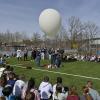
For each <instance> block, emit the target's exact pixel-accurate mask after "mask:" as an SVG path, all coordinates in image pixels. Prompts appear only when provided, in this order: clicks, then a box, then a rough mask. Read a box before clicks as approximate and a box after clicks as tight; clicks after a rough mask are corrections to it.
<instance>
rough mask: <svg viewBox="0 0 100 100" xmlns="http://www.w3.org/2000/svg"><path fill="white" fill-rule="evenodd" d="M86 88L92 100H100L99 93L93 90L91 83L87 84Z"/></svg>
mask: <svg viewBox="0 0 100 100" xmlns="http://www.w3.org/2000/svg"><path fill="white" fill-rule="evenodd" d="M87 87H88V88H89V94H90V95H91V97H92V99H93V100H100V95H99V93H98V92H97V91H96V90H95V89H93V83H92V81H88V82H87Z"/></svg>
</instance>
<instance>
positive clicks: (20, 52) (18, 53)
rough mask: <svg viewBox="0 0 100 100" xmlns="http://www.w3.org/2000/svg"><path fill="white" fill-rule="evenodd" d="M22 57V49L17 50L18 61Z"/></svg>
mask: <svg viewBox="0 0 100 100" xmlns="http://www.w3.org/2000/svg"><path fill="white" fill-rule="evenodd" d="M21 57H22V51H21V50H20V49H18V50H17V59H18V61H19V60H21Z"/></svg>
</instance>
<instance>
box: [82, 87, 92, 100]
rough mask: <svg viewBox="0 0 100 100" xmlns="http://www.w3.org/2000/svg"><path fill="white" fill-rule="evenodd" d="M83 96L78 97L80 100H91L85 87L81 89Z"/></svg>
mask: <svg viewBox="0 0 100 100" xmlns="http://www.w3.org/2000/svg"><path fill="white" fill-rule="evenodd" d="M82 91H83V95H82V96H80V100H93V99H92V97H91V95H90V94H89V89H88V87H87V86H83V87H82Z"/></svg>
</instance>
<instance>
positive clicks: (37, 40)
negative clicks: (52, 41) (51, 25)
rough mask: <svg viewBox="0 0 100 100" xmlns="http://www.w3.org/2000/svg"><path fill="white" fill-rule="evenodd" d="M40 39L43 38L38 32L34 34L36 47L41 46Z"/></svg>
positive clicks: (33, 38)
mask: <svg viewBox="0 0 100 100" xmlns="http://www.w3.org/2000/svg"><path fill="white" fill-rule="evenodd" d="M40 38H41V36H40V34H39V33H37V32H34V33H33V36H32V41H33V44H34V45H35V46H39V44H40V41H41V39H40Z"/></svg>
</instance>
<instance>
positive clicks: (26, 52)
mask: <svg viewBox="0 0 100 100" xmlns="http://www.w3.org/2000/svg"><path fill="white" fill-rule="evenodd" d="M27 57H28V50H27V48H25V50H24V61H25V60H27Z"/></svg>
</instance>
